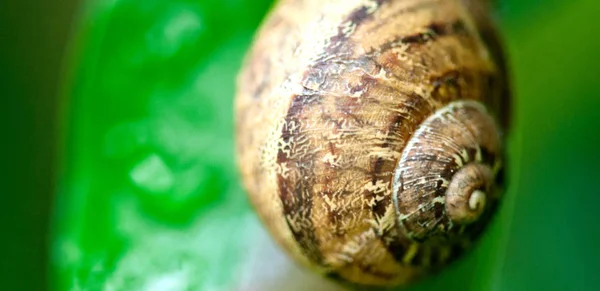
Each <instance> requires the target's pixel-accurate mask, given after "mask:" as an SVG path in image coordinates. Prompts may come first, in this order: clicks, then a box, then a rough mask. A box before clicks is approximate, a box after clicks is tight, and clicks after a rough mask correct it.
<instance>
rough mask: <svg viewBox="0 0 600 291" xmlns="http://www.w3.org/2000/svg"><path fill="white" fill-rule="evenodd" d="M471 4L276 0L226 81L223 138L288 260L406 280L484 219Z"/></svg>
mask: <svg viewBox="0 0 600 291" xmlns="http://www.w3.org/2000/svg"><path fill="white" fill-rule="evenodd" d="M486 11H487V10H486V7H485V3H484V1H473V2H472V3H471V2H470V1H466V0H462V1H461V0H398V1H392V0H351V1H349V0H282V1H279V3H278V4H277V6H276V7H275V8H274V10H273V12H272V13H271V14H270V15H269V17H268V18H267V20H266V22H265V23H264V24H263V26H262V28H261V30H260V31H259V33H258V35H257V38H256V40H255V42H254V45H253V47H252V49H251V52H250V54H249V55H248V57H247V59H246V61H245V64H244V67H243V70H242V72H241V75H240V77H239V80H238V94H237V98H236V104H235V106H236V130H237V153H238V164H239V167H240V169H241V173H242V177H243V182H244V185H245V187H246V189H247V191H248V193H249V196H250V198H251V201H252V203H253V205H254V207H255V208H256V209H257V212H258V214H259V215H260V217H261V219H262V221H264V223H265V224H266V225H267V227H268V229H269V230H270V232H271V233H272V235H273V236H274V237H275V238H276V240H277V241H278V242H279V244H280V245H281V246H283V248H284V249H285V250H287V252H288V253H289V254H290V255H291V256H292V257H294V258H295V259H296V260H297V261H299V262H301V263H302V264H304V265H306V266H309V267H310V268H312V269H314V270H316V271H317V272H321V273H323V274H326V275H328V276H330V277H334V278H338V279H341V280H343V281H349V282H352V283H357V284H364V285H378V286H386V285H400V284H406V283H408V282H411V281H414V280H415V279H417V278H419V277H421V276H422V275H424V274H427V273H430V272H432V271H434V270H437V269H439V268H440V267H442V266H444V265H447V264H448V263H449V262H451V261H453V260H454V259H455V258H457V257H458V256H459V255H460V254H461V253H462V252H463V250H465V249H467V248H468V247H469V246H470V245H471V244H472V242H473V241H474V240H475V239H476V238H477V237H478V236H479V235H480V234H481V232H482V231H483V230H484V229H485V226H486V224H487V223H488V222H489V219H490V217H491V216H492V214H493V213H494V209H495V206H496V205H497V202H498V200H499V198H500V194H501V188H500V187H501V186H502V185H501V184H500V183H498V182H497V180H500V178H501V177H502V173H501V169H502V160H503V159H502V137H503V129H504V128H506V126H507V122H506V120H507V118H506V116H507V112H508V111H507V108H508V105H507V100H508V89H507V88H508V86H507V82H506V77H505V69H504V61H503V55H502V51H501V48H500V47H499V45H498V39H497V38H496V36H495V31H494V28H493V26H492V24H491V23H490V22H489V21H488V16H487V14H485V13H487V12H486ZM482 13H483V14H482Z"/></svg>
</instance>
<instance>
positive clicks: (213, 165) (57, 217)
mask: <svg viewBox="0 0 600 291" xmlns="http://www.w3.org/2000/svg"><path fill="white" fill-rule="evenodd" d="M29 2H35V1H25V2H18V3H17V2H15V3H13V4H10V2H2V4H0V5H3V6H1V7H0V13H2V15H0V16H2V17H0V18H2V21H4V22H6V25H2V27H4V29H3V30H0V32H1V34H0V40H1V41H2V50H3V51H2V56H3V57H2V68H3V71H5V72H6V73H4V72H3V76H2V86H3V89H2V92H3V94H5V95H4V99H5V100H8V101H9V104H8V107H6V108H7V110H6V112H7V113H6V114H4V116H3V118H5V119H6V120H5V121H4V122H3V124H4V126H6V128H7V130H6V131H5V132H6V135H7V137H8V138H7V140H8V142H6V144H5V146H8V148H7V149H5V150H4V152H5V154H6V155H7V158H6V159H5V161H6V162H5V164H4V165H5V169H6V170H7V172H9V174H8V175H5V178H7V180H6V181H7V185H8V187H5V189H6V192H5V193H4V194H5V195H4V196H5V197H6V201H5V203H4V205H5V208H6V211H4V212H3V214H2V215H3V218H7V219H3V221H4V223H6V224H7V227H8V228H6V229H7V230H8V234H9V236H6V237H5V238H4V239H3V240H4V241H3V246H4V247H3V250H4V251H5V254H6V256H5V258H6V260H5V261H4V262H3V267H2V273H3V274H2V276H3V277H2V278H3V279H5V280H3V281H4V282H5V283H4V284H5V286H7V287H8V289H7V290H43V289H46V288H49V289H52V290H339V287H337V286H336V285H334V284H332V283H330V282H327V281H325V280H323V279H320V278H318V277H316V276H314V275H313V274H311V273H308V272H306V271H304V270H302V269H300V268H298V267H296V266H295V265H294V264H293V263H291V262H290V261H289V259H288V258H287V257H286V256H285V255H283V254H282V253H281V252H280V251H279V249H278V248H277V247H276V246H275V245H274V244H273V242H272V241H271V239H270V238H269V237H268V235H267V234H266V233H265V230H264V229H263V228H262V226H261V225H260V223H259V222H258V221H257V218H256V216H255V214H254V213H253V212H252V209H251V208H250V206H249V204H248V201H247V200H246V197H245V196H244V192H243V190H242V188H241V186H240V183H239V180H238V177H237V172H236V169H235V167H234V156H233V143H232V132H233V123H232V120H233V119H232V118H233V117H232V101H233V95H234V91H235V86H234V81H235V75H236V73H237V71H238V69H239V66H240V62H241V60H242V57H243V55H244V52H245V51H246V50H247V48H248V46H249V44H250V42H251V39H252V35H253V33H254V31H255V29H256V28H257V26H258V25H259V23H260V21H261V19H262V17H263V16H264V14H265V12H266V11H267V9H268V8H269V7H270V5H271V1H266V0H254V1H250V0H228V1H223V0H219V1H217V0H202V1H200V0H188V1H184V0H136V1H134V0H118V1H117V0H96V1H83V2H82V3H75V1H66V2H63V3H62V4H61V5H51V4H39V3H42V2H38V3H37V4H38V5H37V6H36V5H35V3H29ZM7 3H8V4H7ZM497 6H498V9H497V13H496V15H495V16H496V17H497V18H498V20H499V22H500V24H501V29H502V34H503V35H504V38H505V42H506V48H507V50H508V53H509V60H510V67H511V68H512V76H513V87H514V88H513V89H514V92H515V102H514V111H513V120H514V128H513V130H512V132H511V137H510V145H509V147H510V161H511V169H510V173H509V177H510V179H509V183H510V184H509V191H508V193H507V197H506V199H505V200H504V201H505V202H504V204H503V207H502V208H501V213H500V214H499V216H498V217H497V219H496V220H495V221H494V223H493V225H492V226H491V228H490V230H489V231H488V232H487V233H486V236H485V237H484V238H483V239H482V241H481V243H480V244H479V245H478V247H477V248H476V250H475V251H474V252H472V253H470V254H469V255H468V256H466V257H465V258H464V259H463V260H461V261H460V262H458V263H457V264H455V265H454V266H453V267H452V268H450V269H449V270H447V271H444V272H442V273H441V274H439V275H437V276H435V277H431V278H429V279H427V280H425V281H423V282H421V283H419V284H416V285H414V286H411V287H410V288H407V289H406V290H439V289H445V290H600V277H597V276H598V274H597V273H598V271H600V250H599V249H598V246H599V245H600V226H598V225H597V224H596V218H597V217H598V215H600V213H599V212H598V211H597V209H598V205H599V204H600V191H599V190H598V189H599V188H598V186H597V184H596V181H598V180H597V178H598V177H600V170H599V167H600V166H599V165H600V154H599V151H598V148H599V146H600V119H598V118H597V117H596V116H597V115H596V112H597V111H598V110H597V108H600V86H599V85H600V82H599V81H598V77H599V75H598V74H599V68H600V59H599V58H598V52H600V38H599V37H600V25H598V20H597V19H595V17H598V16H597V15H600V14H599V13H600V3H598V2H597V1H596V0H578V1H567V0H563V1H559V0H555V1H534V0H529V1H519V0H504V1H502V0H500V1H498V5H497ZM21 35H22V36H21ZM20 96H23V97H22V98H21V97H20ZM13 107H14V109H13ZM13 217H14V218H13Z"/></svg>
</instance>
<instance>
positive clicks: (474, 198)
mask: <svg viewBox="0 0 600 291" xmlns="http://www.w3.org/2000/svg"><path fill="white" fill-rule="evenodd" d="M485 197H486V195H485V192H483V191H481V190H475V191H473V193H472V194H471V197H469V208H471V210H474V211H476V210H478V209H482V208H484V207H485V200H486V198H485Z"/></svg>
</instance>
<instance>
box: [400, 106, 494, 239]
mask: <svg viewBox="0 0 600 291" xmlns="http://www.w3.org/2000/svg"><path fill="white" fill-rule="evenodd" d="M498 133H499V131H498V129H497V128H496V125H495V122H494V120H493V119H492V118H491V116H490V115H489V114H488V113H487V111H486V109H485V108H484V106H483V105H481V104H480V103H477V102H474V101H456V102H453V103H450V104H448V105H447V106H445V107H443V108H441V109H439V110H438V111H437V112H435V113H434V114H433V115H432V116H430V117H429V118H427V119H426V120H425V121H424V122H423V123H422V124H421V125H420V126H419V128H418V129H417V131H416V132H415V134H414V135H413V137H412V138H411V139H410V140H409V142H408V144H407V145H406V147H405V149H404V151H403V153H402V157H401V158H400V161H399V163H398V166H397V168H396V171H395V176H394V194H393V196H392V199H393V201H394V207H395V209H396V212H397V215H398V225H399V226H400V228H401V229H402V230H403V232H404V234H405V235H406V236H407V237H409V238H411V239H413V240H416V241H425V240H426V239H427V238H429V237H432V236H441V237H443V238H448V239H451V238H452V236H459V235H460V233H461V232H463V231H465V228H464V227H465V226H468V225H469V224H472V223H476V221H477V220H478V218H479V217H480V216H481V214H482V213H483V212H484V210H485V209H486V207H490V206H491V205H493V202H494V201H495V200H496V199H497V197H495V191H494V190H495V189H494V187H493V186H494V185H493V180H494V177H495V172H496V171H497V169H499V167H500V159H499V151H500V137H499V134H498Z"/></svg>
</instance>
